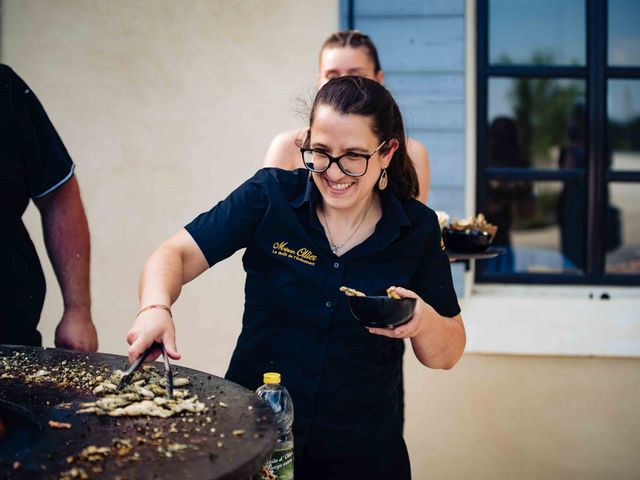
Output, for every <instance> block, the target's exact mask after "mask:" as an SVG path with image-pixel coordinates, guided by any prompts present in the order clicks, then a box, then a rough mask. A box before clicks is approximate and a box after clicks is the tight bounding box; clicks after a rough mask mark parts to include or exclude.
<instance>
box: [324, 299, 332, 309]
mask: <svg viewBox="0 0 640 480" xmlns="http://www.w3.org/2000/svg"><path fill="white" fill-rule="evenodd" d="M325 306H326V307H327V308H331V302H330V301H328V300H327V303H325Z"/></svg>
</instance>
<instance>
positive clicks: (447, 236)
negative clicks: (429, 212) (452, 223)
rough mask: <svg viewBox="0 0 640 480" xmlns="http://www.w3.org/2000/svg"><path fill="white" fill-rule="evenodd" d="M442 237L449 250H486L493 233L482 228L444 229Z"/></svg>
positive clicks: (461, 251)
mask: <svg viewBox="0 0 640 480" xmlns="http://www.w3.org/2000/svg"><path fill="white" fill-rule="evenodd" d="M442 239H443V241H444V245H445V247H446V248H447V250H450V251H452V252H460V253H479V252H484V251H485V250H486V249H487V248H489V245H491V242H492V240H493V235H491V234H490V233H488V232H485V231H482V230H473V229H469V230H454V229H453V228H449V227H445V228H443V229H442Z"/></svg>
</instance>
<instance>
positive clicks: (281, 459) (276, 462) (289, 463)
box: [254, 372, 293, 480]
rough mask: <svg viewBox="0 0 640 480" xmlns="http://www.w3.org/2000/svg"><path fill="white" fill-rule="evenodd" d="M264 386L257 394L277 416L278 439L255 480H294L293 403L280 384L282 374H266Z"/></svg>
mask: <svg viewBox="0 0 640 480" xmlns="http://www.w3.org/2000/svg"><path fill="white" fill-rule="evenodd" d="M263 378H264V380H263V381H264V385H262V386H261V387H259V388H258V389H257V390H256V394H257V395H258V396H259V397H260V398H262V399H264V400H265V401H266V402H267V403H268V404H269V406H270V407H271V409H272V410H273V411H274V413H275V415H276V425H277V427H278V439H277V440H276V446H275V448H274V450H273V453H272V454H271V458H270V459H269V460H268V461H267V463H266V464H265V465H264V466H263V467H262V469H261V470H260V472H259V473H257V474H256V475H255V477H254V479H255V480H267V479H273V478H277V479H279V480H293V432H292V431H291V427H292V426H293V402H292V401H291V396H290V395H289V392H288V391H287V389H286V388H284V387H283V386H282V385H281V384H280V374H279V373H276V372H268V373H265V374H264V377H263Z"/></svg>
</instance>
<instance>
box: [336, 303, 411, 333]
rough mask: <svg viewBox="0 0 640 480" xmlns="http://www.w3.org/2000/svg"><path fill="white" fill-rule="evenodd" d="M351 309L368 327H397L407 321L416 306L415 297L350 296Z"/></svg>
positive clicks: (355, 316)
mask: <svg viewBox="0 0 640 480" xmlns="http://www.w3.org/2000/svg"><path fill="white" fill-rule="evenodd" d="M348 303H349V309H350V310H351V314H352V315H353V317H354V318H355V319H356V320H359V321H360V322H362V323H363V324H364V325H365V326H367V327H373V328H395V327H397V326H399V325H402V324H403V323H407V322H408V321H409V320H410V319H411V317H412V316H413V311H414V310H415V308H416V299H415V298H403V299H400V300H396V299H395V298H389V297H349V298H348Z"/></svg>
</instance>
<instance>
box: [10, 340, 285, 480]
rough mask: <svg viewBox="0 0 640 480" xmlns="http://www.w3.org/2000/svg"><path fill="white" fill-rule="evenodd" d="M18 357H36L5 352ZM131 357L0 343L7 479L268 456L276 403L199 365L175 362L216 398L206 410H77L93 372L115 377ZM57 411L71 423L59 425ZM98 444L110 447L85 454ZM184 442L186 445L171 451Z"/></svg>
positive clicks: (152, 474) (237, 472) (222, 472)
mask: <svg viewBox="0 0 640 480" xmlns="http://www.w3.org/2000/svg"><path fill="white" fill-rule="evenodd" d="M16 352H17V353H18V356H17V357H16V356H15V355H16ZM15 358H19V359H20V362H22V363H25V364H27V366H25V367H22V368H19V369H18V370H20V371H18V372H11V371H10V370H11V369H8V368H7V367H6V363H7V362H6V361H9V360H10V361H11V362H13V361H14V359H15ZM3 359H4V360H6V361H5V362H4V363H2V361H3ZM127 365H128V362H127V358H126V357H124V356H120V355H110V354H105V353H85V352H72V351H69V350H62V349H54V348H51V349H46V348H34V347H17V346H6V345H0V420H2V425H0V478H9V477H10V478H12V479H13V478H16V479H19V478H25V479H26V478H29V479H32V478H56V479H58V478H60V477H61V474H64V472H67V475H69V472H70V471H71V470H72V469H73V468H76V473H78V469H82V470H83V472H85V473H86V474H88V476H89V477H90V478H98V479H100V478H109V479H113V478H122V479H137V478H144V479H151V478H174V479H183V478H185V479H186V478H197V479H231V478H243V479H246V478H248V477H249V476H250V475H251V474H253V473H255V472H257V471H258V470H259V469H260V466H261V465H262V464H263V463H264V462H265V460H266V459H267V458H268V457H269V455H270V453H271V451H272V449H273V447H274V445H275V439H276V429H275V424H274V417H273V413H272V411H271V409H270V408H269V407H268V406H267V404H266V403H265V402H263V401H262V400H261V399H259V398H258V397H257V396H256V395H254V394H253V392H251V391H250V390H247V389H246V388H243V387H241V386H239V385H237V384H234V383H232V382H230V381H227V380H224V379H222V378H219V377H216V376H214V375H210V374H207V373H204V372H200V371H197V370H192V369H188V368H183V367H176V366H174V367H173V368H174V370H178V375H179V376H188V377H189V378H190V380H191V385H190V386H189V387H188V388H189V390H190V391H191V392H192V393H196V394H197V395H198V397H199V400H200V401H202V402H204V403H205V404H206V405H207V406H208V407H209V411H208V412H207V413H206V414H204V415H197V416H193V415H191V416H189V415H186V416H173V417H170V418H167V419H162V418H156V417H109V416H97V415H94V414H86V415H78V414H76V413H75V411H76V410H77V409H78V404H79V403H80V402H87V401H94V400H95V399H96V396H95V395H94V394H93V393H92V391H91V390H92V387H91V386H90V385H88V386H87V385H86V383H85V381H84V378H90V377H92V376H95V375H99V374H102V375H103V376H105V377H108V376H109V374H110V373H111V372H112V371H113V370H115V369H122V370H124V369H125V368H126V367H127ZM159 369H160V370H161V371H162V367H159ZM42 370H44V371H46V372H49V373H51V372H52V371H53V370H56V373H55V375H53V376H55V377H57V378H58V379H59V378H60V377H62V378H63V381H62V382H53V381H51V376H50V375H43V378H44V380H42V381H40V380H39V378H40V377H38V375H33V373H34V372H35V373H37V372H38V371H40V372H41V373H42ZM76 370H77V371H76ZM26 372H30V376H27V377H26V378H25V373H26ZM3 377H4V378H3ZM221 403H223V404H224V405H226V406H224V405H221ZM68 404H71V405H68ZM207 417H208V418H207ZM50 420H54V421H58V422H63V423H69V424H71V428H70V429H64V428H62V429H60V428H52V427H51V426H49V421H50ZM212 429H214V430H215V431H213V432H212V431H211V430H212ZM234 431H235V434H234V433H233V432H234ZM239 431H242V432H239ZM114 439H126V440H128V441H130V442H131V445H132V448H130V449H128V451H126V453H123V452H125V450H118V447H121V446H122V445H121V444H118V442H117V441H116V442H115V443H114ZM92 445H93V446H96V447H110V448H111V450H110V452H109V453H108V454H106V455H98V456H94V457H93V461H90V460H88V459H87V458H86V456H85V457H81V456H80V452H81V451H82V450H83V449H85V448H86V447H88V446H92ZM176 445H182V446H184V445H186V446H187V448H182V449H174V450H171V447H172V446H176ZM78 478H79V477H78Z"/></svg>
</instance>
